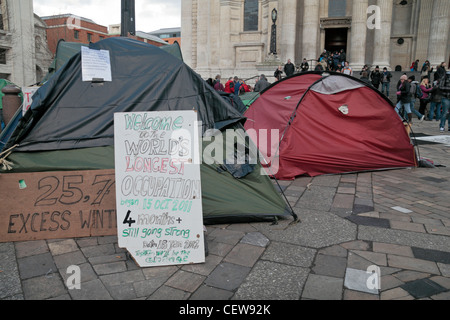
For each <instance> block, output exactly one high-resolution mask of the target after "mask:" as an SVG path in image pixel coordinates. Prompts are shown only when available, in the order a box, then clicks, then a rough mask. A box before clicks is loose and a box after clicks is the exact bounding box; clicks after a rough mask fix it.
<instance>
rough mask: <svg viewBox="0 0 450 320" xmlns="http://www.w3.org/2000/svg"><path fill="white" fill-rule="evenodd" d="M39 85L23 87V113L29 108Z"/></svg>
mask: <svg viewBox="0 0 450 320" xmlns="http://www.w3.org/2000/svg"><path fill="white" fill-rule="evenodd" d="M38 89H39V87H23V88H22V93H23V104H22V108H23V109H22V111H23V115H25V113H26V112H27V111H28V109H30V107H31V104H32V103H33V98H32V97H33V95H34V94H35V93H36V91H38Z"/></svg>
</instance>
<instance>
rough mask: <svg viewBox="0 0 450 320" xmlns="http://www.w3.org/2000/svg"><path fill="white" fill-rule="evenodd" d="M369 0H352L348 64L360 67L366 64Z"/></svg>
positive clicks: (355, 67) (357, 68) (355, 68)
mask: <svg viewBox="0 0 450 320" xmlns="http://www.w3.org/2000/svg"><path fill="white" fill-rule="evenodd" d="M368 7H369V0H353V7H352V36H351V40H350V41H351V49H350V60H349V61H350V66H351V67H352V68H353V69H354V70H359V69H362V67H363V66H364V65H365V64H366V61H365V60H366V40H367V39H366V38H367V8H368Z"/></svg>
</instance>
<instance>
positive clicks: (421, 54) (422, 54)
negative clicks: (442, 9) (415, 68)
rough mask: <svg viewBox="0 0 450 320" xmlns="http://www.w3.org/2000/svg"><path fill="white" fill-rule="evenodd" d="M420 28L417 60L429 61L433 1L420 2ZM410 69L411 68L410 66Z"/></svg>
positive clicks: (418, 31)
mask: <svg viewBox="0 0 450 320" xmlns="http://www.w3.org/2000/svg"><path fill="white" fill-rule="evenodd" d="M419 10H420V15H419V26H418V28H417V29H418V30H417V43H416V48H417V49H416V54H415V58H413V59H419V60H420V61H425V60H426V59H428V42H429V34H430V26H431V20H432V12H433V1H431V0H430V1H421V2H420V9H419ZM408 67H409V66H408Z"/></svg>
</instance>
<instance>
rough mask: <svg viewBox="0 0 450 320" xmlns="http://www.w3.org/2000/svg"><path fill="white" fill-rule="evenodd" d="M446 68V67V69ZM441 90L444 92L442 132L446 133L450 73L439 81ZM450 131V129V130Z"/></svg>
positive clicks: (449, 104) (449, 102)
mask: <svg viewBox="0 0 450 320" xmlns="http://www.w3.org/2000/svg"><path fill="white" fill-rule="evenodd" d="M444 68H445V67H444ZM439 89H440V90H441V92H442V113H441V123H440V131H441V132H443V131H445V123H446V122H447V121H448V116H449V115H448V112H449V109H450V71H447V72H446V73H445V75H444V76H443V77H442V78H441V79H440V80H439ZM448 129H449V131H450V127H449V128H448Z"/></svg>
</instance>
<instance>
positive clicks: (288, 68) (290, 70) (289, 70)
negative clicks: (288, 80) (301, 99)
mask: <svg viewBox="0 0 450 320" xmlns="http://www.w3.org/2000/svg"><path fill="white" fill-rule="evenodd" d="M294 72H295V66H294V64H293V63H292V62H291V59H288V62H287V63H286V64H285V65H284V73H285V74H286V77H290V76H292V75H293V74H294Z"/></svg>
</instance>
